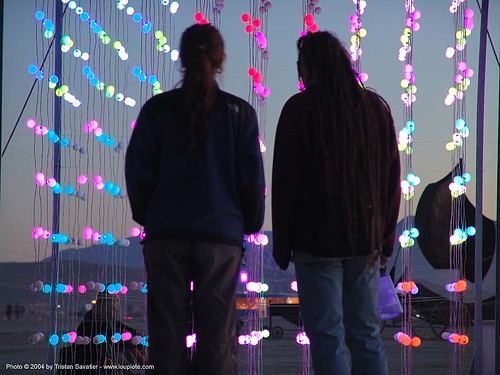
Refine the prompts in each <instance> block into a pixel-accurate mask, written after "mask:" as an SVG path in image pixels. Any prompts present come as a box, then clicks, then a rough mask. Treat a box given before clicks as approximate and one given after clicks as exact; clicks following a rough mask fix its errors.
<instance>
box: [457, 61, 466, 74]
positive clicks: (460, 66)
mask: <svg viewBox="0 0 500 375" xmlns="http://www.w3.org/2000/svg"><path fill="white" fill-rule="evenodd" d="M457 69H458V70H460V71H461V72H463V71H464V70H465V69H467V63H466V62H465V61H460V62H459V63H458V64H457Z"/></svg>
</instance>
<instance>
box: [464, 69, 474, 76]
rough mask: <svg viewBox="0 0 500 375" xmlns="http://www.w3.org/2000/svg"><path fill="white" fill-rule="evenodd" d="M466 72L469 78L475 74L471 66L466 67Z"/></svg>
mask: <svg viewBox="0 0 500 375" xmlns="http://www.w3.org/2000/svg"><path fill="white" fill-rule="evenodd" d="M464 73H465V76H466V77H467V78H471V77H472V76H473V75H474V71H473V70H472V69H471V68H467V69H465V72H464Z"/></svg>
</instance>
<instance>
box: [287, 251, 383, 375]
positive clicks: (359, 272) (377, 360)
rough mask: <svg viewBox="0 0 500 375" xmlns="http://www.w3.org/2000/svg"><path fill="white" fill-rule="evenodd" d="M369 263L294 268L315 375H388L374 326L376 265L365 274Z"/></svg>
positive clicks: (364, 260) (361, 260)
mask: <svg viewBox="0 0 500 375" xmlns="http://www.w3.org/2000/svg"><path fill="white" fill-rule="evenodd" d="M368 259H369V258H368V257H366V256H363V257H352V258H342V259H340V258H337V259H331V260H328V261H321V262H306V263H301V262H298V263H296V264H295V272H296V275H297V283H298V289H299V299H300V309H301V313H302V320H303V322H304V328H305V331H306V333H307V335H308V337H309V339H310V341H311V355H312V360H313V368H314V373H315V374H316V375H348V374H356V375H361V374H370V375H371V374H373V375H384V374H387V359H386V354H385V350H384V346H383V343H382V340H381V338H380V325H379V322H380V319H379V308H378V287H379V276H380V275H379V265H378V263H377V264H375V265H374V267H373V268H370V267H369V265H368ZM346 345H347V348H348V349H349V351H350V354H351V361H349V356H348V353H347V349H346ZM349 362H351V363H352V365H351V364H350V363H349ZM351 371H352V372H351Z"/></svg>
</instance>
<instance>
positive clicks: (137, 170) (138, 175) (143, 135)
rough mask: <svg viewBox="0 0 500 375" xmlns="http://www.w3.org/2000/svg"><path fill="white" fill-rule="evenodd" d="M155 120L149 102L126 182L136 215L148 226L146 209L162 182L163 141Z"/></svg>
mask: <svg viewBox="0 0 500 375" xmlns="http://www.w3.org/2000/svg"><path fill="white" fill-rule="evenodd" d="M154 133H155V132H154V128H153V122H152V121H151V119H149V118H148V115H147V103H146V105H145V106H144V107H143V108H142V109H141V112H140V114H139V117H138V119H137V122H136V126H135V129H134V131H133V133H132V137H131V139H130V143H129V145H128V148H127V155H126V157H125V181H126V185H127V195H128V197H129V201H130V207H131V209H132V218H133V219H134V221H136V222H137V223H139V224H141V225H143V226H145V225H146V211H147V207H148V204H149V200H150V198H151V195H152V194H153V192H154V190H155V188H156V185H157V182H158V173H159V172H158V165H159V153H160V151H159V148H160V142H161V140H160V139H159V138H160V137H158V135H157V134H154Z"/></svg>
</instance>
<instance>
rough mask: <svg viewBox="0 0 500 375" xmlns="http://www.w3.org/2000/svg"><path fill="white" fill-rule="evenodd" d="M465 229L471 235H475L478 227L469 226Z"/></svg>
mask: <svg viewBox="0 0 500 375" xmlns="http://www.w3.org/2000/svg"><path fill="white" fill-rule="evenodd" d="M465 231H466V232H467V234H468V235H469V236H474V235H475V234H476V228H474V227H467V229H466V230H465Z"/></svg>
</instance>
